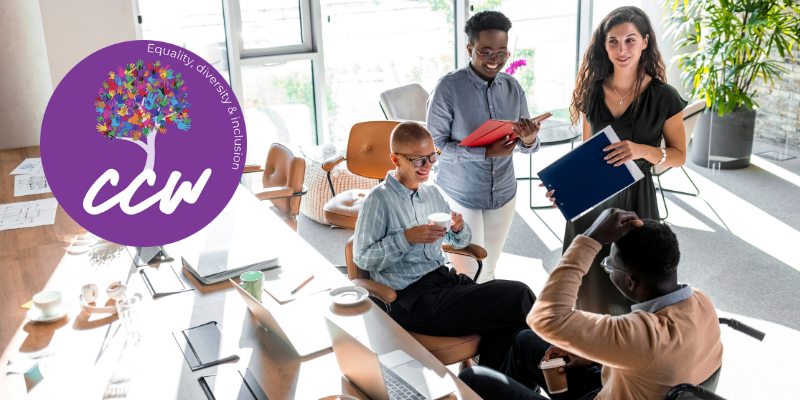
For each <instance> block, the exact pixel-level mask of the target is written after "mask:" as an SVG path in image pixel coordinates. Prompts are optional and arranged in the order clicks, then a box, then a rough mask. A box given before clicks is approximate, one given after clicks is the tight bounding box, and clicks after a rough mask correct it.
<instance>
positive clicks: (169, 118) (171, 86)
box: [41, 40, 247, 246]
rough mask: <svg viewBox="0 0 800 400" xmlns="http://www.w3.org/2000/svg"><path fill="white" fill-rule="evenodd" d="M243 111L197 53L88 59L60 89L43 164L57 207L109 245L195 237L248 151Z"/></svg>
mask: <svg viewBox="0 0 800 400" xmlns="http://www.w3.org/2000/svg"><path fill="white" fill-rule="evenodd" d="M246 149H247V135H246V132H245V126H244V117H243V114H242V109H241V106H240V105H239V102H238V101H237V100H236V97H235V96H234V94H233V91H232V90H231V88H230V86H229V85H228V83H227V82H226V81H225V79H224V78H223V77H222V75H220V74H219V72H217V70H216V69H214V67H212V66H211V65H209V64H208V63H207V62H206V61H205V60H203V59H202V58H200V57H199V56H197V55H196V54H194V53H192V52H190V51H187V50H186V49H184V48H181V47H178V46H174V45H171V44H168V43H163V42H156V41H151V40H139V41H132V42H124V43H119V44H115V45H112V46H109V47H106V48H104V49H102V50H99V51H97V52H95V53H94V54H92V55H90V56H89V57H86V58H85V59H83V61H81V62H80V63H78V65H76V66H75V68H73V69H72V70H71V71H70V72H69V74H67V76H66V77H64V79H63V80H62V81H61V83H60V84H59V85H58V88H56V90H55V92H54V93H53V96H52V97H51V98H50V102H49V103H48V105H47V110H46V111H45V115H44V122H43V123H42V136H41V152H42V166H43V168H44V172H45V175H46V177H47V181H48V182H49V184H50V187H51V188H52V190H53V194H54V195H55V197H56V198H57V199H58V202H59V204H61V206H62V207H63V208H64V210H66V212H67V213H68V214H69V215H70V217H72V218H73V219H74V220H75V221H76V222H77V223H78V224H80V225H81V226H82V227H83V228H85V229H87V230H89V231H90V232H92V233H93V234H95V235H97V236H99V237H102V238H104V239H106V240H109V241H112V242H114V243H119V244H124V245H128V246H158V245H164V244H169V243H173V242H176V241H179V240H181V239H185V238H186V237H188V236H190V235H192V234H194V233H196V232H197V231H199V230H200V229H202V228H203V227H205V226H206V225H208V223H210V222H211V221H212V220H213V219H214V218H215V217H216V216H217V215H219V213H220V212H221V211H222V209H223V208H225V206H226V205H227V204H228V201H229V200H230V199H231V197H232V196H233V193H234V192H235V190H236V187H237V185H238V183H239V181H240V179H241V176H242V171H243V168H244V162H245V160H244V159H245V154H246V153H247V150H246Z"/></svg>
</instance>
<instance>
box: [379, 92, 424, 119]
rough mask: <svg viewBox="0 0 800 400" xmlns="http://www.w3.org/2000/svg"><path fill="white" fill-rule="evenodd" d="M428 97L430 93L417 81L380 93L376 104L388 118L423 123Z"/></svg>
mask: <svg viewBox="0 0 800 400" xmlns="http://www.w3.org/2000/svg"><path fill="white" fill-rule="evenodd" d="M428 97H430V95H429V94H428V92H427V91H425V89H424V88H423V87H422V86H421V85H420V84H419V83H412V84H409V85H404V86H400V87H398V88H394V89H389V90H387V91H385V92H383V93H381V95H380V100H378V105H379V106H381V110H383V115H384V116H385V117H386V119H388V120H394V121H418V122H422V123H424V122H425V120H426V115H427V109H426V107H427V102H428Z"/></svg>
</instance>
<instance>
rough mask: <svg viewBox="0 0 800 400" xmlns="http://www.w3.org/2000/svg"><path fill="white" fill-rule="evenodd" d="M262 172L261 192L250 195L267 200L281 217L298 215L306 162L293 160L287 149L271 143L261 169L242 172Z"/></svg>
mask: <svg viewBox="0 0 800 400" xmlns="http://www.w3.org/2000/svg"><path fill="white" fill-rule="evenodd" d="M257 171H264V174H263V175H262V176H261V182H262V183H263V185H264V189H261V190H258V191H256V192H253V194H254V195H255V196H256V198H257V199H259V200H269V201H270V202H272V204H273V205H274V206H275V207H276V208H277V209H278V210H280V211H281V212H282V213H284V214H286V215H287V216H289V217H292V218H295V219H296V218H297V215H298V214H300V202H301V201H302V196H303V195H304V194H306V193H307V192H308V190H307V189H306V188H305V185H303V181H304V179H305V173H306V160H304V159H303V158H302V157H296V156H295V155H294V153H292V151H291V150H289V148H287V147H286V146H284V145H282V144H280V143H273V144H272V145H271V146H270V147H269V152H268V153H267V162H266V165H265V166H264V168H263V169H260V168H256V169H253V170H247V169H246V170H245V172H257Z"/></svg>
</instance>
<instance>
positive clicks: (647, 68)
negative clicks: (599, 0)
mask: <svg viewBox="0 0 800 400" xmlns="http://www.w3.org/2000/svg"><path fill="white" fill-rule="evenodd" d="M627 22H630V23H632V24H633V25H634V26H635V27H636V30H638V31H639V34H640V35H641V36H642V39H644V37H645V36H647V35H649V39H648V44H647V48H646V49H644V50H642V56H641V58H639V70H638V73H637V74H636V80H635V81H634V83H633V85H634V86H633V87H634V88H635V92H634V97H633V98H634V99H635V100H634V103H633V104H632V105H631V106H632V107H633V114H632V115H636V112H637V110H638V108H639V87H640V86H641V84H642V80H644V76H645V74H647V75H650V77H651V78H658V79H659V80H661V81H662V82H666V81H667V75H666V71H665V70H666V68H665V67H664V60H663V59H662V58H661V52H659V51H658V43H657V42H656V34H655V32H654V31H653V26H652V25H651V24H650V19H649V18H647V14H645V13H644V11H642V10H641V9H639V8H638V7H633V6H628V7H620V8H617V9H616V10H614V11H612V12H611V13H609V14H608V15H607V16H606V17H605V18H603V21H602V22H600V25H599V26H598V27H597V29H596V30H595V31H594V34H593V35H592V41H591V42H589V48H588V49H587V50H586V54H584V55H583V62H582V63H581V68H580V69H579V70H578V77H577V79H576V80H575V91H574V92H572V103H571V104H570V106H569V110H570V121H571V122H572V125H573V126H574V125H575V124H576V123H577V122H578V120H579V119H580V116H581V112H584V113H586V112H587V110H588V106H589V105H590V104H589V103H590V101H591V98H592V95H593V94H594V90H595V89H596V88H597V83H598V82H600V81H602V80H603V79H605V78H606V77H607V76H609V75H611V74H612V73H614V64H612V63H611V60H609V58H608V52H607V51H606V36H607V35H608V31H610V30H611V29H612V28H614V27H615V26H617V25H620V24H624V23H627ZM600 90H602V88H601V89H600Z"/></svg>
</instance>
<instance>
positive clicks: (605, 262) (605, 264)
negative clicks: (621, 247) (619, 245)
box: [600, 257, 627, 274]
mask: <svg viewBox="0 0 800 400" xmlns="http://www.w3.org/2000/svg"><path fill="white" fill-rule="evenodd" d="M600 266H601V267H603V269H604V270H606V273H608V274H610V273H611V271H614V270H617V271H620V272H625V270H623V269H621V268H617V267H615V266H614V264H612V263H611V257H606V258H604V259H603V260H602V261H600ZM626 273H627V272H626Z"/></svg>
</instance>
